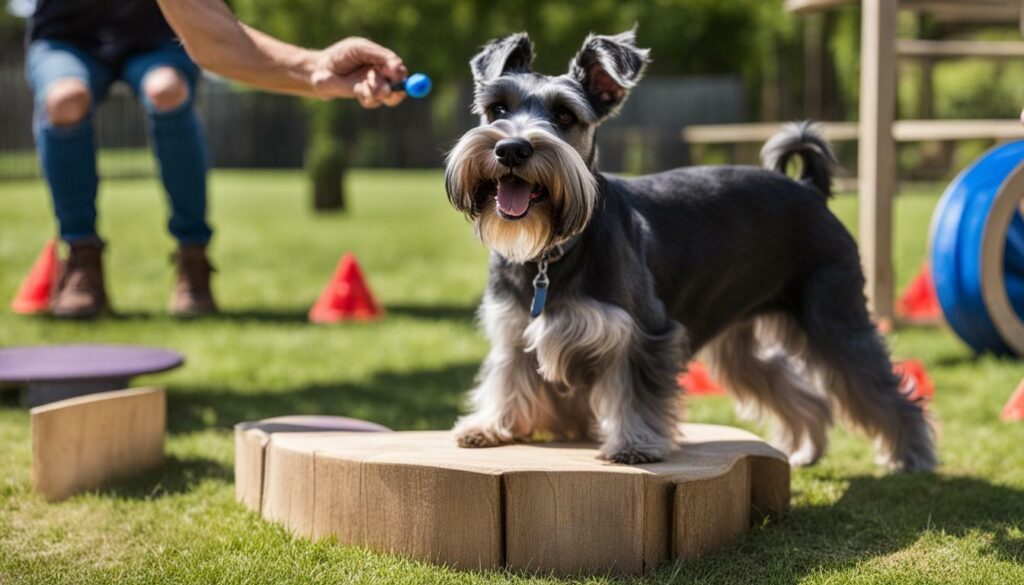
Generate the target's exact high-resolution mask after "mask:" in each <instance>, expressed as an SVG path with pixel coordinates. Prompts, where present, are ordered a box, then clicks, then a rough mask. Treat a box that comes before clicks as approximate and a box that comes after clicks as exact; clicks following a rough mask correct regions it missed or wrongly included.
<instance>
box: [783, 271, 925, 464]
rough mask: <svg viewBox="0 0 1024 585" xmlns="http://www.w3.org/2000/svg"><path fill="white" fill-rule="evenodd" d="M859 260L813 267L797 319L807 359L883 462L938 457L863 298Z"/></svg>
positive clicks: (922, 416)
mask: <svg viewBox="0 0 1024 585" xmlns="http://www.w3.org/2000/svg"><path fill="white" fill-rule="evenodd" d="M863 284H864V283H863V278H862V277H861V276H860V272H859V266H857V267H856V268H855V267H852V266H851V267H843V269H839V268H838V267H834V266H833V267H830V268H827V269H823V270H819V271H818V272H816V273H813V274H811V275H810V276H809V277H808V279H807V280H806V281H805V283H804V286H803V291H802V306H801V308H800V311H799V314H798V319H799V321H800V324H801V326H802V327H803V329H804V331H805V332H806V334H807V338H808V347H807V367H808V369H809V370H810V371H811V373H812V374H813V376H814V377H815V379H816V381H817V383H818V384H819V386H820V387H821V389H822V390H823V391H826V392H828V393H829V394H830V395H831V396H832V398H833V399H834V401H835V403H836V405H837V406H838V407H839V409H840V410H841V412H842V414H843V415H844V418H846V419H848V420H850V422H852V423H853V424H854V425H856V426H857V427H859V428H860V429H862V430H863V431H864V432H866V433H867V434H868V435H870V436H871V437H872V438H874V439H875V441H876V445H877V449H878V455H879V459H880V460H881V462H883V463H886V464H888V465H889V466H891V467H892V468H894V469H897V470H901V471H923V470H929V469H932V468H934V467H935V465H936V456H935V445H934V431H933V429H932V426H931V424H930V421H929V420H928V418H927V416H926V414H925V412H924V410H923V409H922V408H921V406H920V405H919V404H917V403H915V402H913V401H911V400H910V399H909V398H908V397H907V396H906V395H904V394H903V393H902V392H901V391H900V388H899V379H898V378H897V376H896V374H894V373H893V369H892V363H891V362H890V360H889V353H888V351H887V349H886V347H885V342H884V340H883V339H882V337H881V335H880V334H879V333H878V330H877V329H876V328H875V326H874V325H873V324H872V323H871V320H870V318H869V317H868V313H867V310H866V308H865V303H864V295H863V293H862V290H863Z"/></svg>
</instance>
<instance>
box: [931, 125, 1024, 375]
mask: <svg viewBox="0 0 1024 585" xmlns="http://www.w3.org/2000/svg"><path fill="white" fill-rule="evenodd" d="M1022 193H1024V141H1021V142H1012V143H1009V144H1004V145H1002V146H998V147H996V148H994V149H992V150H990V151H988V152H987V153H985V154H984V155H983V156H982V157H981V158H979V159H978V160H977V161H975V162H974V164H972V165H971V166H970V167H968V168H967V169H966V170H964V171H963V172H962V173H960V175H959V176H958V177H957V178H956V179H955V180H954V181H953V182H952V183H951V184H950V185H949V188H947V189H946V192H945V194H943V196H942V199H941V200H940V201H939V204H938V206H937V207H936V208H935V213H934V215H933V216H932V225H931V265H932V275H933V276H934V278H935V290H936V293H937V294H938V297H939V304H940V305H942V313H943V315H944V316H945V317H946V321H948V322H949V324H950V326H951V327H952V328H953V330H954V331H955V332H956V334H957V335H958V336H959V337H960V338H961V339H963V340H964V341H965V342H966V343H967V345H970V346H971V348H972V349H974V350H975V351H977V352H979V353H987V352H990V353H994V354H997V355H1014V354H1015V355H1017V356H1019V357H1024V218H1022V216H1021V208H1020V204H1021V195H1022Z"/></svg>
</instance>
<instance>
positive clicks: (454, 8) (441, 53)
mask: <svg viewBox="0 0 1024 585" xmlns="http://www.w3.org/2000/svg"><path fill="white" fill-rule="evenodd" d="M234 6H235V7H236V10H237V12H238V14H239V16H240V17H241V18H242V19H243V20H245V21H247V22H250V23H252V24H254V25H256V26H258V27H263V28H265V29H267V30H268V31H269V32H271V33H272V34H276V35H280V36H281V37H282V38H285V39H287V40H290V41H292V42H298V43H302V44H306V45H309V46H318V47H319V46H324V45H327V44H329V43H331V42H334V41H336V40H338V39H340V38H342V37H345V36H350V35H359V36H365V37H368V38H371V39H373V40H375V41H377V42H379V43H381V44H384V45H386V46H389V47H391V48H393V49H394V50H395V51H397V52H398V53H399V54H400V55H402V56H403V57H404V58H405V60H406V62H407V63H408V64H409V66H410V68H412V69H415V70H420V71H425V72H428V73H429V74H430V75H431V76H432V77H433V78H434V79H435V81H441V82H443V81H446V80H461V79H465V78H466V77H467V75H468V68H467V62H468V61H469V58H470V57H472V55H473V54H474V52H475V51H476V49H477V48H478V47H479V46H480V45H481V44H483V43H484V42H486V41H487V40H489V39H491V38H494V37H497V36H501V35H505V34H509V33H512V32H516V31H521V30H525V31H528V32H529V33H530V36H531V38H532V39H533V41H534V43H535V45H536V46H537V61H536V66H537V69H538V70H540V71H544V72H547V73H561V72H563V71H565V69H566V65H567V63H568V60H569V58H570V57H571V56H572V55H573V54H575V52H576V50H577V49H578V48H579V45H580V43H581V42H582V40H583V38H584V37H585V36H586V34H587V33H589V32H598V33H605V34H607V33H617V32H621V31H623V30H626V29H628V28H630V27H632V26H633V25H634V24H638V25H639V38H640V43H641V44H642V45H644V46H647V47H651V48H652V49H653V51H652V54H653V56H654V65H653V66H652V68H651V73H652V74H673V75H677V74H706V73H721V72H738V71H745V72H746V73H748V74H750V75H754V74H756V67H757V65H754V66H748V64H749V63H750V61H751V56H752V55H758V54H761V53H762V52H763V51H762V49H763V48H764V47H766V46H768V45H769V44H770V43H771V42H772V41H773V39H774V38H775V37H776V36H777V35H780V34H782V35H789V34H792V32H793V29H794V24H793V19H792V18H788V17H786V16H785V14H784V13H783V12H782V10H781V9H780V7H779V6H777V5H776V4H775V3H766V2H763V1H761V0H656V1H650V0H593V1H591V2H586V3H584V2H578V1H571V0H543V1H542V0H521V1H519V2H514V3H513V2H491V1H484V0H421V1H418V2H403V1H400V0H376V1H367V0H340V1H331V0H237V1H236V2H235V3H234ZM755 61H756V60H755Z"/></svg>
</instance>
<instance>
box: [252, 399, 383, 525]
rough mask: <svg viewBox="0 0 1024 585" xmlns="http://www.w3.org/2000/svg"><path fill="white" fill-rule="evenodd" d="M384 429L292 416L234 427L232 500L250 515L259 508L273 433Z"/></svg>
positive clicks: (348, 420) (338, 419)
mask: <svg viewBox="0 0 1024 585" xmlns="http://www.w3.org/2000/svg"><path fill="white" fill-rule="evenodd" d="M389 430H390V429H388V428H387V427H384V426H381V425H379V424H377V423H372V422H368V421H364V420H359V419H354V418H348V417H343V416H320V415H296V416H279V417H274V418H267V419H263V420H260V421H256V422H244V423H239V424H237V425H235V500H236V501H237V502H239V503H241V504H242V505H244V506H245V507H246V508H249V509H250V510H252V511H253V512H259V511H260V510H261V509H262V505H263V468H264V457H265V451H266V447H267V443H268V442H269V441H270V435H271V434H273V433H322V432H337V431H359V432H384V431H389Z"/></svg>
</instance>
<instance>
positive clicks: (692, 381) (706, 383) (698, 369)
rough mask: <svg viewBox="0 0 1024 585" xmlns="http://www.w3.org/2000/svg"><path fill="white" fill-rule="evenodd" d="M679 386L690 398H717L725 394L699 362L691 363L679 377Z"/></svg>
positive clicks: (723, 389)
mask: <svg viewBox="0 0 1024 585" xmlns="http://www.w3.org/2000/svg"><path fill="white" fill-rule="evenodd" d="M679 385H680V386H682V387H683V389H684V390H686V393H687V394H689V395H691V396H719V395H722V394H725V388H723V387H722V386H721V385H720V384H719V383H718V382H715V381H714V380H713V379H712V378H711V374H710V373H708V369H707V367H706V366H705V365H704V364H702V363H701V362H699V361H696V360H694V361H692V362H690V364H689V365H688V366H687V367H686V371H685V372H683V373H682V374H680V375H679Z"/></svg>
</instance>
